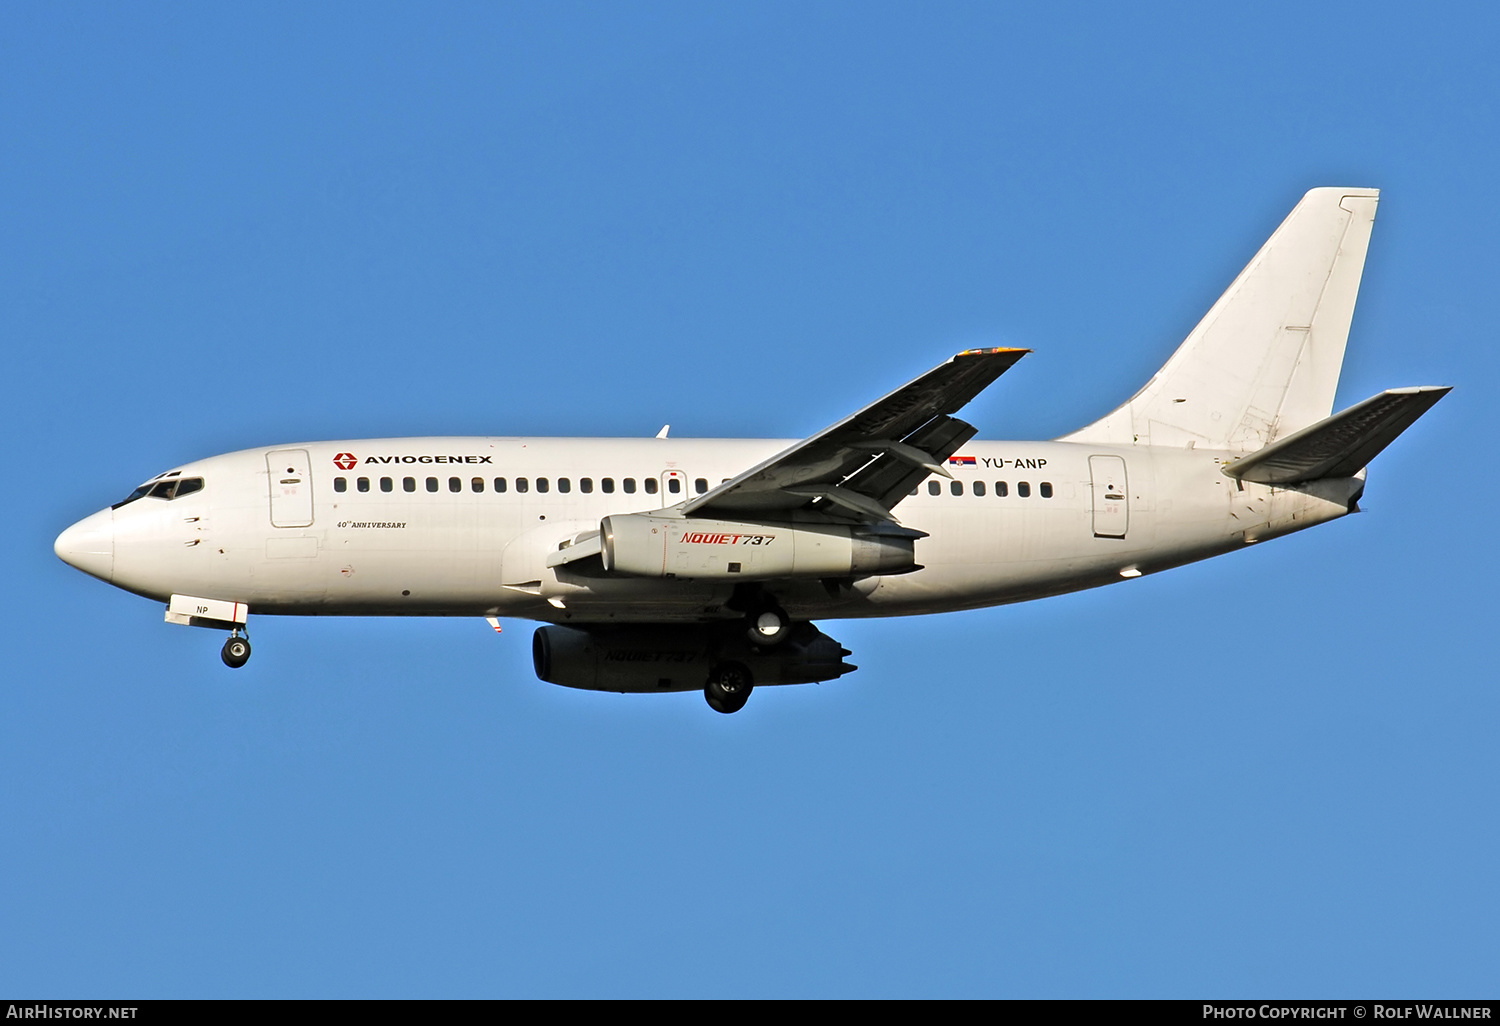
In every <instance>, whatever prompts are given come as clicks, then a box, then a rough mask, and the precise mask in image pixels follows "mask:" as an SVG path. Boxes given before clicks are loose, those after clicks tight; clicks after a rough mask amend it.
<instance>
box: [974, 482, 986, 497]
mask: <svg viewBox="0 0 1500 1026" xmlns="http://www.w3.org/2000/svg"><path fill="white" fill-rule="evenodd" d="M974 494H975V495H983V494H984V482H983V481H975V482H974Z"/></svg>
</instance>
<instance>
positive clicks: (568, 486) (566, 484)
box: [557, 477, 573, 493]
mask: <svg viewBox="0 0 1500 1026" xmlns="http://www.w3.org/2000/svg"><path fill="white" fill-rule="evenodd" d="M557 490H558V491H560V492H563V493H567V492H571V491H572V490H573V482H572V481H570V480H568V479H567V478H565V477H560V478H558V479H557Z"/></svg>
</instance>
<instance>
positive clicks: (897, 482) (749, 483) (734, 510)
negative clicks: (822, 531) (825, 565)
mask: <svg viewBox="0 0 1500 1026" xmlns="http://www.w3.org/2000/svg"><path fill="white" fill-rule="evenodd" d="M1029 352H1031V350H1029V349H970V350H968V351H967V352H962V353H959V354H958V355H957V356H955V357H953V358H952V359H950V360H948V361H947V362H946V363H942V364H939V365H938V366H936V367H934V368H933V369H932V370H930V371H928V372H927V373H926V374H923V375H922V376H921V377H919V378H917V379H916V380H915V381H912V382H909V383H908V384H905V385H902V386H901V387H900V388H898V389H896V390H895V391H894V392H892V393H891V394H890V395H888V396H886V397H885V398H883V399H877V400H876V401H875V402H873V403H871V404H870V405H869V406H866V407H865V408H864V409H862V410H860V411H859V412H858V413H855V414H853V415H852V416H849V417H845V418H844V419H843V420H841V421H839V422H838V423H837V424H834V425H833V426H832V427H829V428H825V429H824V430H822V431H820V432H818V433H817V434H815V435H813V436H812V437H811V438H808V439H806V440H805V441H801V442H798V443H797V444H796V445H794V446H792V447H791V448H790V449H787V450H786V451H784V452H781V453H778V454H777V455H775V456H773V457H771V458H770V459H768V460H766V461H765V462H764V463H761V464H759V465H758V466H754V467H751V468H750V469H749V470H747V471H745V472H744V473H743V474H741V475H739V476H738V477H735V478H731V479H730V480H728V481H726V482H724V483H723V484H721V485H719V487H717V488H715V489H713V490H712V491H710V492H708V493H707V494H704V495H700V496H698V497H696V498H694V499H691V500H689V501H688V502H686V503H684V504H683V507H682V508H683V513H684V514H685V515H687V516H721V517H726V518H731V519H733V518H740V517H746V516H750V517H765V516H773V517H774V516H786V515H789V514H790V513H791V512H792V511H794V510H804V511H806V512H810V513H813V514H817V515H819V516H821V517H823V518H826V519H828V520H831V521H838V522H845V523H847V522H855V523H860V522H863V523H874V522H879V521H883V520H894V519H895V517H893V516H892V515H891V507H893V506H895V505H896V503H898V502H900V501H901V499H902V498H903V497H905V496H906V495H907V494H908V493H909V492H910V491H911V490H912V489H913V488H915V487H916V486H917V485H918V484H920V483H921V482H922V480H923V479H924V478H926V477H927V475H929V474H934V473H936V474H942V475H943V476H945V477H947V476H951V475H949V474H948V471H947V470H945V469H944V467H943V464H944V462H945V461H946V460H947V459H948V457H949V456H951V455H953V453H955V452H957V451H958V448H959V447H960V446H961V445H963V444H964V443H965V442H967V441H968V440H969V439H970V438H973V437H974V434H975V430H976V429H975V428H974V427H973V426H972V425H970V424H966V423H965V422H963V421H961V420H959V419H957V418H956V417H954V416H952V414H954V413H956V412H957V411H958V410H960V409H962V408H963V407H964V405H965V404H967V403H968V402H969V400H971V399H973V398H974V397H975V396H976V395H978V394H979V393H980V392H981V391H983V390H984V389H985V388H986V387H987V386H988V385H989V384H990V383H991V382H993V381H994V380H995V379H996V378H998V377H999V376H1000V375H1001V374H1004V373H1005V372H1006V371H1007V370H1009V369H1010V368H1011V367H1012V366H1013V365H1014V364H1015V363H1016V361H1017V360H1019V359H1020V358H1021V357H1023V356H1025V355H1026V354H1027V353H1029Z"/></svg>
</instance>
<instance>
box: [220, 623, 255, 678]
mask: <svg viewBox="0 0 1500 1026" xmlns="http://www.w3.org/2000/svg"><path fill="white" fill-rule="evenodd" d="M219 658H220V659H222V660H224V665H225V666H228V667H230V668H231V669H235V670H238V669H239V668H240V667H241V666H244V665H245V664H246V663H248V662H249V661H250V639H249V638H246V637H242V636H241V635H240V634H239V633H238V632H235V633H234V634H231V635H230V636H229V640H228V641H226V642H224V647H223V648H222V649H220V650H219Z"/></svg>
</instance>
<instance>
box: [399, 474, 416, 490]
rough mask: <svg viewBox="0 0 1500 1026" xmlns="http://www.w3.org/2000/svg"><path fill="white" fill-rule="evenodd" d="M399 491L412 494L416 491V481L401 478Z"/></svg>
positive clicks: (411, 478)
mask: <svg viewBox="0 0 1500 1026" xmlns="http://www.w3.org/2000/svg"><path fill="white" fill-rule="evenodd" d="M401 490H402V491H403V492H414V491H416V490H417V479H416V478H414V477H403V478H402V479H401Z"/></svg>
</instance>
